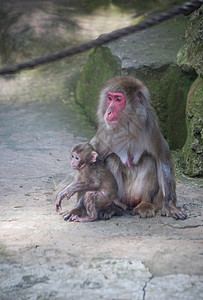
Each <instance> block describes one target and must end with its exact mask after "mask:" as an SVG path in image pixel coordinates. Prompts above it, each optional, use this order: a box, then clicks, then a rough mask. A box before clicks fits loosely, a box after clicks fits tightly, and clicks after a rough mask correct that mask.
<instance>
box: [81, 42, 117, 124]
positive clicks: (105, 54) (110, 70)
mask: <svg viewBox="0 0 203 300" xmlns="http://www.w3.org/2000/svg"><path fill="white" fill-rule="evenodd" d="M120 69H121V65H120V61H119V59H118V58H115V57H114V56H112V55H111V53H110V50H109V49H108V48H100V47H99V48H96V49H95V50H93V52H92V53H91V54H90V57H89V60H88V61H87V63H86V64H85V66H84V68H83V72H82V75H81V79H80V80H79V82H78V84H77V88H76V101H77V103H79V104H80V105H81V106H83V107H84V109H85V111H86V113H87V115H88V117H89V118H90V119H91V121H93V122H95V114H96V110H97V104H98V95H99V90H100V89H101V86H102V84H103V83H104V82H105V81H106V80H107V79H109V78H111V77H113V76H116V75H119V74H120Z"/></svg>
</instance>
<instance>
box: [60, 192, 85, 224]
mask: <svg viewBox="0 0 203 300" xmlns="http://www.w3.org/2000/svg"><path fill="white" fill-rule="evenodd" d="M77 199H78V202H77V205H76V207H75V208H73V209H72V210H71V211H70V212H67V213H65V214H64V215H63V218H64V220H65V221H67V220H69V221H73V220H72V218H73V217H74V216H79V217H84V216H86V215H87V212H86V209H85V207H84V204H83V200H84V193H82V192H80V193H78V197H77Z"/></svg>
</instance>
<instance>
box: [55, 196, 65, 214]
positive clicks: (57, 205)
mask: <svg viewBox="0 0 203 300" xmlns="http://www.w3.org/2000/svg"><path fill="white" fill-rule="evenodd" d="M65 196H66V194H65V193H63V191H61V192H60V193H58V195H57V197H56V211H57V212H59V211H60V210H61V209H62V207H61V202H62V200H63V198H64V197H65Z"/></svg>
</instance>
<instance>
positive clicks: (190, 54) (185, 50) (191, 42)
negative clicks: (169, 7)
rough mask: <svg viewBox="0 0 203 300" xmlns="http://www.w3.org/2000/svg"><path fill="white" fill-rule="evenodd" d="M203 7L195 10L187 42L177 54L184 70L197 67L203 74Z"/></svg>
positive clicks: (199, 72) (196, 69) (178, 61)
mask: <svg viewBox="0 0 203 300" xmlns="http://www.w3.org/2000/svg"><path fill="white" fill-rule="evenodd" d="M202 13H203V7H200V8H199V9H198V10H197V11H195V12H194V13H193V14H192V16H191V18H190V24H189V26H188V28H187V30H186V33H185V37H186V44H185V45H184V46H183V47H182V48H181V49H180V51H179V53H178V55H177V63H178V65H179V66H181V68H183V69H184V70H186V71H187V70H188V69H191V68H193V69H195V71H196V72H197V74H198V75H199V76H200V77H202V76H203V43H202V39H203V38H202V37H203V19H202Z"/></svg>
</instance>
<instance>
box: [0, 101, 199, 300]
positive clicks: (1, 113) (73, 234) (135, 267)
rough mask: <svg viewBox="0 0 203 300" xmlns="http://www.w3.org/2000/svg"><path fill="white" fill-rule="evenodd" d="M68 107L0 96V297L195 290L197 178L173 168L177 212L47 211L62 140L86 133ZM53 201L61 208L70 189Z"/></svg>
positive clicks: (186, 295)
mask: <svg viewBox="0 0 203 300" xmlns="http://www.w3.org/2000/svg"><path fill="white" fill-rule="evenodd" d="M75 109H76V108H74V106H70V105H67V104H65V103H58V102H56V101H52V102H49V103H45V104H44V103H41V102H39V101H35V102H30V103H23V102H22V103H17V102H15V101H7V102H5V101H3V102H1V104H0V124H1V126H0V159H1V163H0V177H1V201H0V209H1V215H0V226H1V230H0V241H1V248H0V250H1V251H0V253H1V264H0V269H1V272H0V298H1V299H6V300H9V299H76V298H77V299H122V300H124V299H180V298H181V299H201V298H202V297H203V285H202V279H203V277H202V255H203V249H202V243H203V241H202V225H203V223H202V181H201V180H200V179H195V180H194V179H193V180H192V179H189V178H187V177H183V176H180V175H179V176H178V180H177V181H178V182H177V194H178V205H179V206H180V207H181V208H182V209H183V210H184V211H185V212H186V213H187V214H188V218H187V219H186V220H184V221H180V220H178V221H176V220H174V219H172V218H166V217H161V216H159V215H157V216H156V217H155V218H151V219H141V218H139V217H137V216H134V217H133V216H131V215H129V214H127V213H125V214H124V215H123V216H122V217H114V218H112V219H111V220H109V221H95V222H92V223H84V224H83V223H82V224H80V223H73V222H66V221H64V220H63V218H62V214H58V213H56V212H55V204H54V202H55V196H56V194H57V192H58V191H59V190H60V189H61V188H62V187H64V186H65V185H66V184H67V183H68V182H70V181H71V179H72V178H73V174H74V172H73V171H72V170H71V168H70V166H69V154H70V150H71V148H72V146H73V145H74V144H75V143H78V142H80V141H86V140H88V139H89V138H91V136H93V134H94V129H93V128H92V127H91V126H90V125H89V123H88V122H87V120H86V119H85V118H82V117H81V119H82V121H81V122H80V123H79V124H78V120H77V119H76V118H75V115H74V110H75ZM77 114H78V111H77ZM62 204H63V211H62V213H63V212H65V211H66V210H68V209H70V208H71V207H73V206H74V204H75V198H74V197H73V199H71V200H70V201H69V202H68V201H66V200H64V201H63V203H62Z"/></svg>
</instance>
